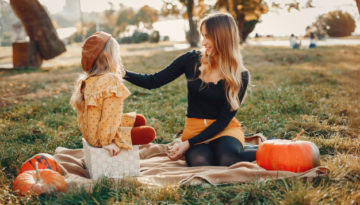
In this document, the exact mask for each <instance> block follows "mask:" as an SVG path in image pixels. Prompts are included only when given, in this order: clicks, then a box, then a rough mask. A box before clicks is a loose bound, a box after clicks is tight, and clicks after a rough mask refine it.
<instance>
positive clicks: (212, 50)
mask: <svg viewBox="0 0 360 205" xmlns="http://www.w3.org/2000/svg"><path fill="white" fill-rule="evenodd" d="M200 30H201V34H202V37H203V41H202V45H203V46H204V47H205V48H206V51H205V52H203V53H201V52H198V51H192V52H188V53H186V54H184V55H182V56H180V57H178V58H177V59H176V60H174V62H173V63H171V64H170V65H169V66H168V67H167V68H165V69H164V70H162V71H160V72H158V73H155V74H153V75H142V74H137V73H133V72H130V71H126V75H125V76H124V79H125V80H127V81H129V82H131V83H133V84H135V85H138V86H140V87H143V88H147V89H153V88H158V87H161V86H163V85H165V84H167V83H169V82H171V81H173V80H175V79H176V78H178V77H179V76H180V75H182V74H185V76H186V78H187V88H188V109H187V118H186V120H185V128H184V131H183V134H182V137H181V139H182V142H181V143H180V144H179V145H177V146H176V147H174V148H173V149H172V150H170V153H169V155H168V156H169V158H170V159H172V160H177V159H179V158H180V157H182V156H183V155H184V154H185V159H186V162H187V164H188V166H206V165H218V166H229V165H231V164H234V163H236V162H239V161H253V160H255V156H256V151H254V150H253V151H245V150H244V148H243V147H244V134H243V131H242V128H241V124H240V122H239V121H237V120H236V118H234V116H235V114H236V112H237V110H238V109H239V107H240V104H241V102H242V100H243V99H244V96H245V93H246V89H247V85H248V82H249V73H248V71H247V70H246V69H245V67H244V66H243V62H242V56H241V53H240V48H239V45H240V39H239V32H238V29H237V26H236V22H235V20H234V19H233V17H232V16H231V15H229V14H225V13H216V14H213V15H210V16H208V17H206V18H205V19H204V20H203V21H202V23H201V26H200Z"/></svg>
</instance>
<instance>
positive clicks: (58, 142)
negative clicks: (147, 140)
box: [0, 44, 360, 204]
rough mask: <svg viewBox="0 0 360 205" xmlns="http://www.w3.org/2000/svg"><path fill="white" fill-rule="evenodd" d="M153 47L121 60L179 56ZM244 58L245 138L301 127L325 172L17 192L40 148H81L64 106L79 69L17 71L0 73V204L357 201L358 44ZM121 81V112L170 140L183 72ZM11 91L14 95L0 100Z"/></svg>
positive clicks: (134, 64)
mask: <svg viewBox="0 0 360 205" xmlns="http://www.w3.org/2000/svg"><path fill="white" fill-rule="evenodd" d="M152 45H154V46H155V45H156V46H157V44H152ZM126 46H128V45H126ZM131 46H134V47H128V48H133V49H135V50H136V48H138V46H139V45H131ZM124 47H125V46H124ZM156 48H158V47H155V49H156ZM155 49H153V50H155ZM153 50H151V52H148V53H144V54H140V55H127V56H126V57H123V62H124V65H125V67H126V68H127V69H130V70H133V71H135V72H140V73H154V72H157V71H159V70H160V69H161V68H163V67H165V66H166V65H168V64H169V63H171V62H172V60H173V59H174V58H176V57H177V56H179V55H181V54H182V53H184V52H185V51H184V50H182V51H171V52H170V51H166V52H153ZM243 56H244V63H245V65H246V67H247V69H249V71H250V73H251V78H252V81H251V86H250V90H249V92H248V96H247V98H246V100H245V102H244V104H242V106H241V108H240V110H239V111H238V113H237V114H236V117H237V118H238V119H239V120H240V121H241V122H242V124H243V127H244V131H245V133H246V135H252V134H254V133H258V132H262V133H263V134H264V135H265V136H267V137H279V138H283V139H289V138H291V137H293V136H295V135H296V133H297V132H299V130H300V129H301V128H303V129H304V130H305V134H304V135H303V137H302V139H303V140H309V141H312V142H314V143H315V144H316V145H317V146H318V147H319V149H320V153H321V155H320V161H321V164H322V165H324V166H326V167H328V168H329V169H330V170H331V172H330V174H329V175H328V176H327V177H317V178H314V179H307V180H298V179H296V178H295V179H286V180H276V181H272V180H263V181H259V182H249V183H242V184H235V185H221V186H211V185H198V186H191V185H185V186H180V187H163V188H152V187H147V186H144V185H141V184H139V183H137V182H136V181H133V180H130V179H125V180H121V181H120V182H118V183H115V182H112V181H111V180H104V181H99V182H98V184H97V185H96V186H95V187H94V188H93V192H91V193H89V192H86V191H85V190H82V189H79V190H74V191H71V192H67V193H54V194H50V195H42V196H39V197H33V198H31V199H26V198H19V197H16V196H14V194H13V192H12V191H11V188H10V187H11V183H12V182H13V181H14V179H15V176H16V173H17V170H18V168H19V167H20V166H21V164H22V163H23V162H24V161H25V160H26V159H28V158H29V157H31V156H33V155H34V154H37V153H39V152H47V153H50V154H53V153H54V151H55V149H56V147H58V146H63V147H67V148H80V147H81V139H80V137H79V136H80V132H79V130H78V126H77V122H76V114H75V112H74V111H73V110H72V109H71V108H70V105H69V98H70V95H71V91H72V86H73V83H74V80H75V79H76V78H77V74H78V73H79V72H80V70H81V69H80V67H78V66H72V67H64V68H61V69H58V70H53V69H52V68H51V69H50V71H44V70H30V71H29V70H26V69H24V70H16V71H6V72H4V71H0V72H1V73H0V82H1V83H3V84H2V85H4V86H1V87H0V95H1V96H2V98H1V99H0V104H1V105H2V106H1V107H0V136H1V141H0V187H1V190H2V191H1V192H0V204H6V203H11V202H12V203H16V204H20V203H23V204H25V203H26V204H40V203H41V204H116V203H119V204H121V203H124V204H149V203H150V204H294V203H297V204H304V203H308V204H357V203H359V201H360V195H359V194H358V193H359V192H360V179H359V175H360V159H359V154H360V150H359V146H360V139H359V134H358V133H359V132H360V129H359V128H360V124H359V123H360V108H359V106H360V105H359V103H358V96H359V93H360V90H359V89H360V88H359V86H357V85H358V82H359V75H358V73H359V69H358V65H359V64H360V59H359V47H358V46H329V47H319V48H317V49H314V50H292V49H288V48H278V47H271V48H266V47H247V48H246V49H244V50H243ZM125 83H126V86H127V87H128V88H129V90H130V91H131V92H132V95H131V96H130V97H129V98H128V99H127V100H126V103H125V105H124V111H125V112H130V111H134V110H136V111H137V112H138V113H142V114H144V115H145V116H146V118H147V119H148V121H147V123H148V124H149V125H151V126H153V127H154V128H155V129H156V131H157V138H156V141H155V142H156V143H168V142H171V141H172V140H173V139H174V134H175V133H177V132H178V131H179V130H180V129H182V127H183V125H184V118H185V112H186V103H187V98H186V80H185V78H184V77H180V78H179V79H177V80H175V81H174V82H172V83H171V84H169V85H166V86H163V87H161V88H159V89H155V90H145V89H142V88H139V87H137V86H134V85H132V84H130V83H127V82H125ZM23 84H24V86H22V85H23ZM59 88H63V89H61V90H58V89H59ZM55 91H59V92H55ZM8 93H11V95H9V94H8ZM41 94H43V95H41ZM45 94H46V96H44V95H45ZM14 96H16V98H15V99H16V101H10V100H8V101H6V103H5V102H4V101H5V100H6V99H9V98H11V97H14ZM29 96H30V97H32V98H30V97H29ZM159 111H161V112H159Z"/></svg>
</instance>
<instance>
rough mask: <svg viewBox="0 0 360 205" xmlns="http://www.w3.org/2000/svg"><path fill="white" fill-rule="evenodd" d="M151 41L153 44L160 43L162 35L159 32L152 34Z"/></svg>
mask: <svg viewBox="0 0 360 205" xmlns="http://www.w3.org/2000/svg"><path fill="white" fill-rule="evenodd" d="M149 41H150V42H151V43H158V42H159V41H160V33H159V31H153V32H152V33H151V34H150V37H149Z"/></svg>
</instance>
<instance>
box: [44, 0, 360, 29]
mask: <svg viewBox="0 0 360 205" xmlns="http://www.w3.org/2000/svg"><path fill="white" fill-rule="evenodd" d="M80 1H81V7H82V10H83V11H86V12H88V11H103V10H105V9H108V8H110V6H109V4H108V3H107V2H112V3H113V5H114V6H115V9H116V8H117V7H118V5H119V4H120V3H122V4H124V5H125V6H128V7H133V8H135V9H139V8H140V7H142V6H144V5H149V6H151V7H153V8H155V9H160V8H161V6H162V4H163V1H162V0H108V1H99V0H80ZM205 1H206V2H208V3H209V2H215V0H205ZM265 1H266V2H267V3H268V4H269V5H271V2H272V1H275V2H292V0H281V1H280V0H265ZM40 2H41V3H42V4H44V5H46V6H47V7H48V9H49V10H50V12H51V13H56V12H59V11H61V10H62V9H63V6H64V4H65V0H40ZM300 2H306V1H305V0H300ZM313 5H314V6H315V8H309V9H302V10H301V11H296V10H292V11H291V12H290V13H288V12H287V10H286V9H282V10H276V9H272V8H270V12H268V13H267V14H264V15H263V16H261V19H262V22H261V23H259V24H257V26H256V27H255V31H254V32H253V33H252V35H254V34H255V33H256V32H257V33H259V34H262V35H266V34H273V35H277V36H288V35H290V34H291V33H294V34H296V35H303V34H304V33H305V27H306V26H308V25H310V24H311V23H312V22H314V21H315V19H316V17H317V16H319V15H320V14H323V13H327V12H329V11H333V10H336V9H340V10H343V11H347V12H349V13H350V14H351V15H352V16H353V17H355V20H356V24H357V28H356V30H355V33H354V34H360V17H359V13H358V11H357V7H356V4H355V0H313ZM274 10H275V11H274Z"/></svg>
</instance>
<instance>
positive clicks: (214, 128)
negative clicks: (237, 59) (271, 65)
mask: <svg viewBox="0 0 360 205" xmlns="http://www.w3.org/2000/svg"><path fill="white" fill-rule="evenodd" d="M242 80H243V84H242V88H241V90H240V92H239V100H240V102H242V100H243V99H244V96H245V93H246V90H247V87H248V82H249V74H248V72H244V73H243V75H242ZM236 112H237V110H235V111H231V110H230V105H229V104H228V105H227V106H224V108H223V109H222V110H221V111H220V115H219V116H218V117H217V118H216V121H215V122H214V123H212V124H211V125H210V126H209V127H207V128H206V129H205V130H204V131H202V132H201V133H200V134H198V135H197V136H195V137H192V138H191V139H189V144H190V146H193V145H194V144H198V143H201V142H204V141H206V140H208V139H211V138H212V137H214V136H215V135H217V134H218V133H219V132H221V131H223V130H224V129H225V128H226V127H227V126H228V124H229V123H230V121H231V120H232V119H233V118H234V116H235V114H236Z"/></svg>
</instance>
